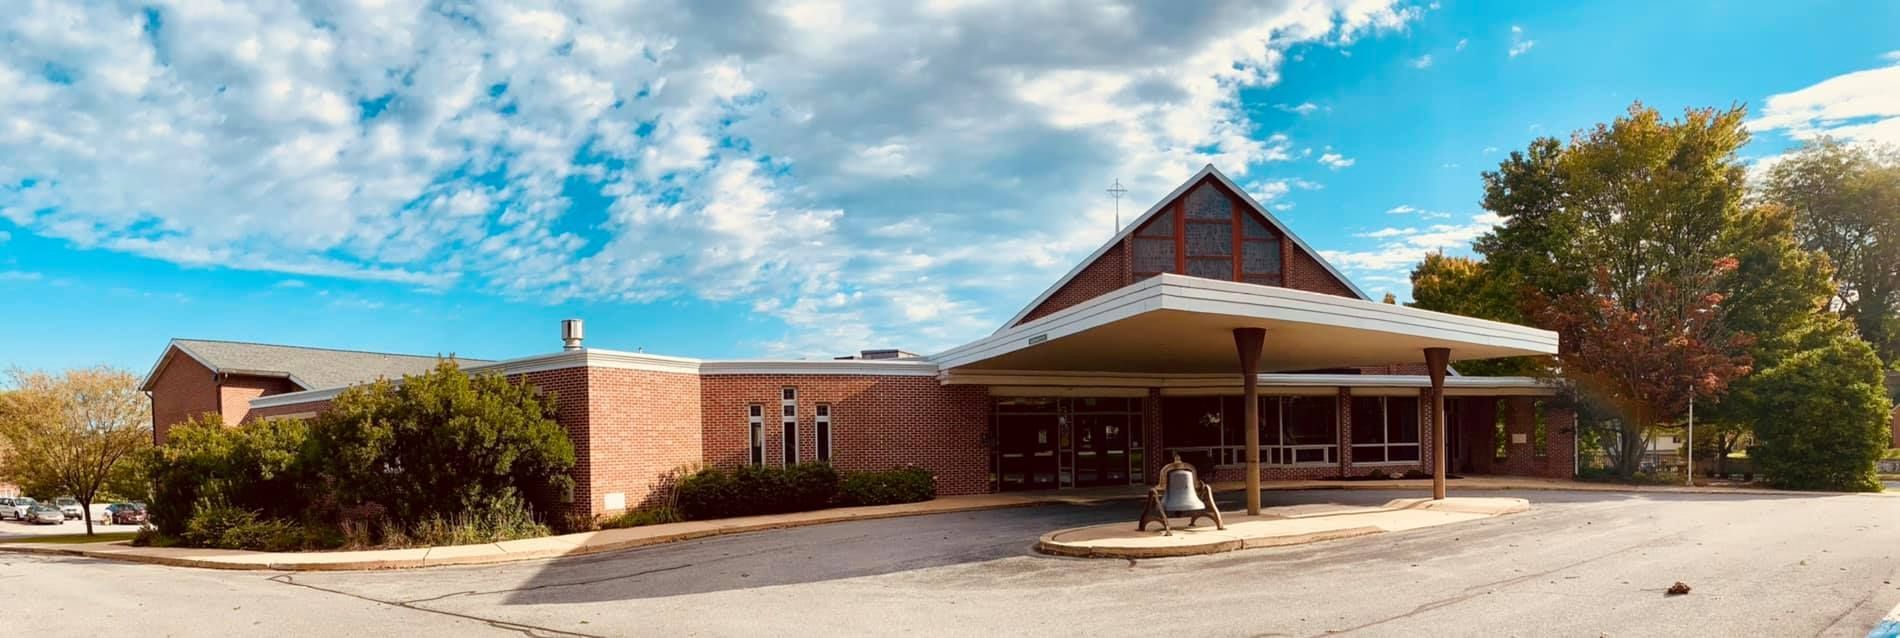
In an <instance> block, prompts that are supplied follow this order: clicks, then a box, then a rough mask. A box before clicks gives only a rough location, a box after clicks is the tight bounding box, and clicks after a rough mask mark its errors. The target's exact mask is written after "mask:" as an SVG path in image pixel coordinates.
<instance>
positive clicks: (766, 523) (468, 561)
mask: <svg viewBox="0 0 1900 638" xmlns="http://www.w3.org/2000/svg"><path fill="white" fill-rule="evenodd" d="M1431 483H1432V482H1431V480H1430V479H1400V480H1387V481H1321V480H1310V481H1268V482H1265V483H1263V484H1262V485H1261V488H1262V489H1266V490H1328V489H1338V490H1395V489H1396V490H1419V491H1420V492H1429V491H1430V489H1431ZM1447 486H1448V487H1449V489H1450V490H1452V491H1454V492H1456V491H1463V490H1571V491H1589V492H1636V493H1650V492H1655V493H1695V494H1777V495H1794V494H1800V495H1816V496H1819V495H1822V494H1817V493H1813V492H1786V491H1779V490H1768V489H1756V488H1728V487H1694V488H1692V487H1686V486H1655V485H1642V486H1629V485H1611V484H1603V483H1581V482H1577V481H1564V480H1556V479H1540V478H1524V477H1502V476H1481V477H1480V476H1474V477H1467V478H1461V479H1455V480H1452V481H1450V482H1448V483H1447ZM1243 487H1244V486H1243V485H1242V484H1241V483H1240V482H1238V481H1236V482H1232V483H1216V484H1215V485H1214V489H1215V490H1217V491H1222V492H1229V491H1239V490H1240V489H1242V488H1243ZM1146 493H1147V488H1145V487H1143V486H1139V485H1130V486H1118V487H1110V488H1085V489H1072V490H1060V491H1055V490H1050V491H1040V492H1011V493H1004V494H976V495H969V496H945V497H940V498H937V499H935V500H930V501H925V502H922V503H905V504H901V505H876V506H870V507H846V508H835V509H827V510H818V511H813V512H797V513H792V514H773V515H769V516H746V517H740V518H728V519H720V520H712V521H688V522H683V523H669V524H665V525H651V526H647V527H635V528H628V529H614V530H602V531H598V532H583V533H579V534H566V535H561V536H548V537H543V538H531V539H524V540H517V541H504V542H500V543H485V544H481V545H456V546H449V547H427V548H414V549H378V550H359V551H337V552H253V551H245V550H235V549H201V548H182V547H132V546H130V545H127V544H124V543H78V544H64V545H62V544H21V543H0V551H9V552H21V553H36V554H60V555H69V556H88V557H94V558H109V559H114V560H123V561H132V562H141V563H154V564H160V565H173V566H181V567H203V568H211V569H267V570H287V571H341V570H367V569H406V568H413V567H434V566H438V565H482V564H490V563H506V562H515V561H524V560H538V559H548V558H560V557H565V556H580V555H585V554H596V553H600V552H611V551H617V550H622V549H630V548H635V547H645V546H648V545H658V544H662V543H672V542H678V541H685V540H692V539H696V538H706V537H709V536H720V535H725V534H738V533H743V532H755V531H762V530H770V529H781V528H787V527H801V526H805V525H821V524H825V523H837V522H843V521H859V520H871V519H879V518H892V517H898V516H921V515H926V514H944V513H951V512H968V511H976V510H991V509H1003V508H1011V507H1030V506H1035V505H1048V504H1063V503H1069V504H1086V503H1101V502H1107V501H1116V500H1130V499H1139V498H1141V497H1142V496H1143V495H1145V494H1146Z"/></svg>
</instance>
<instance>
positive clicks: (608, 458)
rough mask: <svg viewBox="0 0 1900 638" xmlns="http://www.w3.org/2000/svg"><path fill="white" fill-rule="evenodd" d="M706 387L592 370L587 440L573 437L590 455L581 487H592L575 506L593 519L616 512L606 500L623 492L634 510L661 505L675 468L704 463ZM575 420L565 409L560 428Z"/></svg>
mask: <svg viewBox="0 0 1900 638" xmlns="http://www.w3.org/2000/svg"><path fill="white" fill-rule="evenodd" d="M561 372H564V373H566V372H570V371H566V370H563V371H561ZM536 383H537V384H540V383H542V381H539V380H537V381H536ZM702 383H703V380H702V377H700V376H698V375H694V374H689V373H675V372H652V371H646V370H622V369H617V368H588V369H586V398H587V400H586V407H587V409H588V412H587V414H586V415H584V416H582V417H581V418H582V419H584V420H585V421H586V426H585V434H584V435H578V434H577V435H575V441H576V447H577V448H582V447H584V448H585V450H586V452H585V454H583V455H582V457H583V458H585V459H586V463H585V467H584V468H581V469H580V471H578V472H577V473H576V476H575V482H576V483H577V484H583V485H585V486H586V489H585V490H584V491H583V490H580V489H577V490H576V493H575V495H574V502H575V503H577V504H579V503H586V504H588V507H589V508H590V510H589V511H591V512H593V513H595V514H606V513H610V510H608V509H607V508H606V503H605V496H606V494H608V493H612V492H619V493H622V494H625V495H626V502H627V506H628V507H639V506H642V505H653V504H656V501H657V499H658V498H659V497H661V496H662V495H664V494H665V488H667V487H670V485H671V483H672V481H673V480H674V479H675V478H677V472H676V470H679V469H680V468H681V467H682V466H684V465H687V464H693V463H698V462H700V460H701V459H702V458H703V457H704V448H703V446H702V445H701V437H702V431H703V430H702V428H703V427H704V426H703V424H702V422H701V418H700V415H701V409H700V402H701V386H702ZM544 387H545V386H544ZM564 405H565V404H564ZM569 421H570V418H569V417H567V415H566V410H565V409H564V410H563V419H562V423H564V424H565V423H568V422H569ZM742 425H743V423H742ZM574 430H575V428H574V427H572V426H570V427H569V432H570V433H574ZM583 442H584V445H583ZM583 477H585V478H584V479H583ZM614 511H617V510H614Z"/></svg>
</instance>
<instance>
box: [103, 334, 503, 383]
mask: <svg viewBox="0 0 1900 638" xmlns="http://www.w3.org/2000/svg"><path fill="white" fill-rule="evenodd" d="M178 353H183V354H184V355H185V356H188V357H191V358H192V359H195V360H197V361H198V363H200V364H203V365H204V366H205V367H207V368H210V369H211V371H212V372H216V373H221V374H245V375H253V376H260V377H279V378H288V379H290V381H291V383H295V384H297V385H298V386H301V387H302V388H303V389H305V390H320V389H324V388H336V387H342V386H346V385H355V384H358V383H364V382H368V381H375V380H376V379H385V378H386V379H400V378H402V376H403V375H406V374H420V373H423V372H427V371H429V369H430V368H433V367H435V363H436V361H437V357H436V356H434V355H408V354H390V353H386V352H363V351H360V350H335V349H330V348H306V347H302V346H279V345H271V344H265V343H245V342H241V341H212V340H207V339H173V340H172V342H171V345H170V346H169V347H167V348H166V349H165V354H164V356H162V357H160V358H159V360H158V365H155V366H153V367H152V371H151V373H150V374H147V375H146V376H145V381H144V382H143V383H141V384H139V389H141V390H150V389H152V388H151V386H152V383H153V382H154V381H155V380H156V379H157V378H158V375H159V373H161V372H163V371H164V370H165V365H166V364H167V363H170V362H171V359H172V357H174V356H176V355H177V354H178ZM445 356H446V355H445ZM456 360H457V361H460V362H462V363H465V364H468V363H488V361H486V360H483V359H467V358H462V357H456Z"/></svg>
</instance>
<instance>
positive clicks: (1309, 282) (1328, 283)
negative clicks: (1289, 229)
mask: <svg viewBox="0 0 1900 638" xmlns="http://www.w3.org/2000/svg"><path fill="white" fill-rule="evenodd" d="M1280 250H1283V251H1285V254H1286V272H1285V273H1283V275H1282V276H1283V277H1285V281H1286V287H1288V288H1293V289H1295V290H1305V291H1308V292H1320V293H1326V294H1329V295H1339V296H1341V297H1352V298H1354V299H1358V298H1359V295H1357V294H1355V293H1353V291H1352V287H1351V286H1347V285H1346V284H1345V283H1344V282H1341V281H1340V280H1339V278H1338V277H1334V276H1333V274H1332V273H1330V272H1326V267H1325V266H1323V265H1320V263H1319V260H1318V259H1317V258H1315V257H1313V256H1312V255H1308V254H1306V251H1303V250H1300V247H1299V244H1295V243H1293V238H1292V237H1291V236H1288V237H1285V238H1283V239H1281V240H1280Z"/></svg>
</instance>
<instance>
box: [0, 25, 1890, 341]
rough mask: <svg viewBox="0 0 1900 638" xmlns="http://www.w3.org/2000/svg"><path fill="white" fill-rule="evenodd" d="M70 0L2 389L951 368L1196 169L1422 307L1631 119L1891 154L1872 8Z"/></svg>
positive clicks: (33, 109)
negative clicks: (188, 355) (1120, 218)
mask: <svg viewBox="0 0 1900 638" xmlns="http://www.w3.org/2000/svg"><path fill="white" fill-rule="evenodd" d="M75 4H78V3H65V2H56V1H53V0H30V1H29V2H28V3H27V5H26V6H25V10H24V11H22V12H17V13H16V14H17V15H19V16H20V18H19V19H12V20H9V21H7V22H6V23H4V24H0V158H5V159H4V160H0V300H4V302H3V303H0V365H18V366H24V367H30V368H59V367H67V366H77V365H89V364H94V363H106V364H111V365H117V366H123V367H128V368H133V369H135V370H140V371H142V370H143V369H144V368H145V367H147V366H149V365H150V363H151V361H152V360H153V359H154V358H155V357H156V356H157V355H158V353H159V351H160V349H161V348H162V347H163V344H164V343H165V341H166V340H167V339H168V338H171V337H175V336H176V337H194V338H218V339H236V340H254V341H264V342H273V343H290V344H302V345H317V346H330V347H344V348H359V349H369V350H387V351H396V352H412V353H451V352H453V353H460V354H463V355H467V356H475V357H485V358H501V357H511V356H521V355H527V354H533V353H538V352H545V351H549V350H552V349H554V348H555V347H558V328H557V322H558V320H559V319H561V318H564V317H582V318H585V319H587V320H588V333H589V335H588V337H589V338H588V342H589V344H590V345H594V346H599V347H608V348H617V349H628V350H631V349H635V348H644V349H645V350H647V351H650V352H660V353H666V354H677V355H685V356H700V357H709V358H729V357H802V356H826V355H831V354H845V353H849V352H853V351H855V350H857V349H859V348H869V347H903V348H906V349H911V350H916V351H923V352H932V351H935V350H938V349H941V348H943V347H947V346H951V345H955V344H957V343H960V342H963V341H966V340H968V339H972V338H975V337H978V336H980V335H983V334H987V333H988V332H989V331H990V330H992V329H994V328H995V327H996V325H997V324H999V323H1000V322H1002V321H1003V320H1004V319H1006V318H1008V317H1009V316H1010V315H1011V314H1013V313H1014V312H1015V311H1016V310H1017V309H1018V307H1019V306H1020V305H1021V304H1023V303H1025V302H1027V301H1028V300H1029V299H1030V298H1032V297H1034V296H1035V295H1036V294H1037V293H1039V292H1041V291H1042V289H1043V288H1045V287H1046V286H1048V285H1049V284H1050V283H1052V282H1053V281H1054V280H1055V279H1056V278H1057V277H1059V276H1060V275H1061V274H1062V273H1063V272H1066V271H1067V270H1068V269H1069V267H1070V266H1071V265H1073V263H1074V261H1075V260H1077V259H1079V258H1081V257H1082V256H1083V255H1085V254H1086V253H1087V252H1089V251H1090V250H1092V249H1093V248H1095V246H1097V245H1098V244H1099V243H1100V242H1101V241H1103V240H1105V239H1106V238H1107V236H1108V234H1109V233H1110V231H1111V229H1112V225H1113V223H1112V221H1111V218H1112V216H1113V211H1112V208H1111V206H1112V202H1111V200H1109V199H1108V197H1107V196H1106V195H1105V194H1104V193H1103V189H1104V188H1106V187H1107V186H1108V184H1109V183H1110V181H1111V180H1115V179H1119V180H1121V182H1122V183H1123V184H1124V185H1126V186H1128V188H1129V190H1130V192H1129V193H1128V196H1127V199H1125V200H1123V204H1122V206H1123V212H1124V215H1130V214H1132V213H1134V212H1138V211H1139V210H1141V209H1144V208H1146V207H1147V206H1148V205H1150V204H1152V203H1153V202H1154V200H1155V199H1156V198H1158V197H1159V196H1161V195H1162V194H1163V193H1165V192H1167V191H1168V190H1169V189H1171V188H1172V187H1173V186H1174V185H1175V184H1176V183H1177V182H1178V181H1179V180H1180V179H1182V178H1184V177H1186V176H1187V175H1188V174H1190V173H1192V172H1193V171H1194V170H1197V169H1198V168H1199V167H1200V166H1201V165H1202V164H1205V163H1210V162H1211V163H1214V164H1215V165H1217V166H1219V167H1220V168H1221V169H1222V170H1224V171H1226V172H1227V173H1228V174H1229V175H1230V176H1231V177H1233V178H1234V179H1235V180H1236V181H1238V182H1240V183H1241V184H1243V185H1245V186H1246V187H1247V188H1248V189H1249V190H1251V191H1253V193H1254V194H1255V196H1256V197H1258V198H1260V199H1262V200H1263V201H1265V202H1266V203H1267V205H1268V207H1269V208H1271V209H1273V210H1275V212H1276V214H1278V215H1279V216H1280V217H1281V218H1282V219H1283V220H1284V221H1286V222H1287V223H1288V224H1289V225H1290V226H1292V229H1293V231H1294V232H1296V233H1298V234H1300V235H1301V236H1302V237H1304V238H1305V239H1306V240H1307V241H1308V242H1309V243H1310V244H1312V245H1314V246H1315V247H1317V248H1319V249H1320V250H1321V251H1322V252H1323V253H1325V254H1326V255H1327V256H1328V257H1329V258H1330V259H1331V260H1332V261H1333V262H1334V263H1335V264H1336V265H1338V266H1340V267H1341V268H1342V269H1343V270H1345V271H1346V272H1347V273H1348V274H1349V275H1351V276H1352V277H1353V278H1354V280H1355V281H1356V282H1357V283H1359V284H1360V286H1361V287H1362V288H1364V289H1366V290H1367V291H1368V292H1370V293H1371V294H1374V295H1378V294H1380V293H1382V292H1385V291H1392V292H1394V293H1397V294H1399V295H1400V296H1401V297H1404V296H1405V295H1406V293H1407V290H1406V285H1405V283H1404V281H1403V277H1404V273H1405V271H1406V270H1407V267H1408V266H1409V265H1410V264H1411V263H1412V262H1414V261H1416V260H1417V258H1418V257H1419V256H1420V255H1422V254H1424V253H1425V252H1426V251H1430V250H1446V251H1449V252H1454V253H1456V252H1463V251H1466V250H1467V249H1468V245H1469V242H1470V239H1471V238H1472V237H1475V236H1476V235H1477V234H1478V233H1481V232H1482V231H1483V230H1484V228H1485V227H1486V226H1487V225H1488V221H1489V220H1488V219H1486V218H1485V217H1484V216H1483V215H1482V212H1483V211H1481V210H1479V209H1478V207H1477V200H1478V198H1479V197H1480V182H1479V179H1478V174H1479V172H1480V171H1482V170H1485V169H1486V168H1489V167H1493V166H1495V165H1496V163H1497V162H1498V161H1499V160H1500V159H1501V158H1502V156H1503V155H1504V154H1505V153H1508V152H1509V151H1510V150H1513V149H1521V148H1523V147H1524V145H1525V144H1527V143H1528V142H1529V141H1530V140H1531V139H1532V138H1533V137H1536V136H1538V135H1546V134H1551V135H1560V136H1561V135H1567V134H1568V133H1569V132H1570V131H1573V130H1576V129H1578V128H1581V127H1585V126H1589V125H1591V124H1594V123H1597V122H1602V121H1607V120H1608V119H1610V118H1612V117H1614V116H1616V115H1617V114H1619V113H1621V112H1622V111H1623V109H1625V108H1626V107H1628V105H1629V104H1630V103H1631V102H1632V101H1634V100H1639V99H1640V100H1642V101H1643V102H1645V103H1647V104H1650V105H1653V106H1656V107H1658V108H1660V109H1663V110H1664V111H1665V112H1668V113H1674V112H1679V111H1680V110H1681V109H1682V108H1684V107H1690V106H1727V105H1730V104H1746V105H1747V106H1749V108H1750V109H1751V112H1752V117H1753V118H1754V119H1753V120H1752V121H1751V128H1752V129H1754V130H1755V131H1756V135H1757V138H1756V141H1755V143H1754V144H1753V145H1751V146H1750V147H1749V149H1748V159H1749V161H1751V162H1756V163H1758V165H1760V164H1764V163H1766V162H1772V161H1773V157H1774V156H1775V155H1776V154H1778V153H1780V152H1783V151H1784V150H1785V149H1787V148H1788V147H1789V145H1790V144H1792V143H1794V142H1795V141H1796V140H1798V139H1800V138H1803V137H1807V136H1811V135H1815V134H1818V133H1829V134H1834V135H1839V136H1843V137H1847V138H1850V139H1856V140H1864V141H1884V142H1887V143H1900V27H1895V26H1894V25H1900V5H1893V4H1891V3H1864V2H1861V3H1852V2H1839V3H1786V4H1783V3H1758V2H1747V3H1740V2H1736V3H1723V2H1670V3H1653V2H1600V3H1563V4H1555V3H1553V4H1549V5H1543V6H1528V5H1521V4H1520V3H1478V2H1461V1H1456V0H1447V1H1442V2H1436V3H1429V4H1428V3H1416V2H1398V3H1386V2H1379V1H1353V2H1344V1H1341V2H1327V1H1323V0H1315V1H1312V2H1285V3H1270V4H1262V3H1235V4H1234V6H1226V4H1224V3H1219V2H1213V3H1204V4H1205V6H1197V7H1196V8H1194V9H1192V10H1191V11H1189V12H1182V11H1179V10H1173V9H1167V8H1164V7H1159V6H1156V7H1148V6H1143V5H1137V6H1130V7H1124V6H1120V5H1115V4H1111V3H1100V2H1087V3H1074V4H1073V6H1063V5H1062V3H1050V4H1038V5H1023V4H1021V3H1006V2H999V3H991V2H984V1H972V2H959V1H949V0H943V1H938V2H929V3H917V4H916V6H898V5H876V4H872V5H867V6H858V5H857V3H853V2H844V1H837V2H833V1H829V0H814V1H809V2H797V3H788V4H778V5H769V6H760V7H738V8H728V9H721V10H717V11H714V12H710V13H709V10H708V9H706V8H705V7H703V6H699V5H697V4H695V3H678V4H669V3H665V2H658V3H641V4H633V5H627V6H619V3H605V4H610V5H614V6H611V7H609V8H604V9H601V8H595V7H591V6H578V7H576V6H567V5H551V6H548V7H542V6H538V5H537V3H532V2H510V1H506V0H478V1H474V2H469V3H465V4H463V5H461V6H459V7H458V8H456V9H454V10H452V11H451V10H440V9H436V8H430V7H428V6H420V4H421V3H410V2H388V3H382V5H381V6H379V7H359V6H346V5H344V4H337V5H332V4H329V3H307V4H304V5H301V6H299V7H296V8H291V9H284V8H279V7H274V6H272V7H252V6H249V5H248V3H244V2H236V3H228V4H227V5H225V6H222V7H203V6H195V5H192V4H191V3H177V4H173V3H159V4H155V5H148V4H140V3H124V2H102V3H86V4H85V5H83V6H71V5H75ZM909 4H911V3H906V5H909ZM1160 4H1167V3H1160ZM1573 4H1574V5H1578V6H1569V5H1573Z"/></svg>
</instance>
